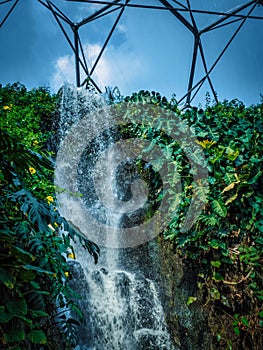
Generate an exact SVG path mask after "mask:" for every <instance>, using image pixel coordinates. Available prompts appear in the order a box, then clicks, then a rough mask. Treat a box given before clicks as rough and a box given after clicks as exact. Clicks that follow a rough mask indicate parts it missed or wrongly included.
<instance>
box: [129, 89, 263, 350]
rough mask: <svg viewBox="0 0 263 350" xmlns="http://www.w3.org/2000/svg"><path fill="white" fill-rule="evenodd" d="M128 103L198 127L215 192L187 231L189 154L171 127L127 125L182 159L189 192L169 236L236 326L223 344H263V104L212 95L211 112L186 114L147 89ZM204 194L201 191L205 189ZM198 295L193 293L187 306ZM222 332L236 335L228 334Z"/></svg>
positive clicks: (207, 297)
mask: <svg viewBox="0 0 263 350" xmlns="http://www.w3.org/2000/svg"><path fill="white" fill-rule="evenodd" d="M125 101H126V102H127V103H128V104H133V105H134V103H144V104H145V103H147V104H153V105H156V106H161V107H162V108H164V109H166V110H167V109H168V110H171V111H173V112H174V114H175V116H176V117H178V116H179V117H180V118H181V120H182V121H186V122H187V123H188V125H189V126H190V127H191V129H192V130H193V131H194V133H195V136H196V142H197V143H198V144H199V146H201V147H202V149H203V152H204V155H205V158H206V167H207V169H208V171H209V175H208V181H209V191H208V193H205V196H204V197H206V205H205V207H204V209H203V211H202V213H201V215H200V216H199V217H198V218H197V220H196V221H195V224H194V225H193V226H192V227H191V229H190V230H188V231H187V232H181V230H180V228H181V225H182V222H183V220H184V219H185V216H186V213H187V211H188V209H189V205H190V203H191V197H192V195H193V192H192V182H193V177H192V174H191V167H190V165H189V160H188V159H187V155H186V154H184V152H183V151H182V149H180V148H179V147H178V144H176V143H175V142H174V140H172V139H171V138H170V137H168V136H167V135H166V133H165V127H164V128H163V129H162V128H160V129H159V130H153V129H152V128H151V127H149V126H145V125H138V123H136V122H135V123H134V124H130V125H129V130H130V131H129V132H130V133H133V134H134V135H137V137H145V136H144V135H146V137H147V138H148V140H150V141H151V142H152V144H158V145H159V146H160V147H162V148H166V149H167V148H169V152H170V153H169V154H170V159H171V163H176V170H177V172H179V174H180V177H181V184H182V188H183V194H182V200H181V202H180V205H179V208H178V206H177V215H176V216H175V217H174V219H173V220H172V221H171V222H170V224H169V227H168V229H167V230H166V231H165V232H164V236H165V238H166V239H167V240H172V241H173V243H174V245H175V247H176V248H177V252H180V253H181V254H182V256H183V257H184V258H187V259H188V260H190V261H192V262H193V265H194V266H195V267H196V268H197V270H198V271H199V274H198V278H199V281H198V286H199V288H200V294H201V295H202V298H203V299H204V306H205V307H207V305H209V307H210V308H214V310H215V314H219V315H220V311H218V310H223V312H224V317H226V322H227V320H228V321H229V320H230V321H229V322H230V324H233V328H232V333H231V327H230V331H229V328H228V326H226V328H225V329H221V330H220V329H219V328H218V329H217V331H216V332H217V335H218V338H217V340H218V344H217V346H218V347H219V346H220V345H222V347H224V346H226V345H227V344H228V343H229V344H230V343H231V342H232V340H233V339H235V337H236V335H238V339H235V342H236V343H238V341H245V340H244V339H252V340H251V341H252V342H253V341H254V342H257V341H258V342H260V341H262V338H260V337H258V335H259V334H260V327H262V312H261V310H262V300H263V283H262V269H261V267H262V262H263V236H262V233H263V214H262V207H263V193H262V188H263V170H262V169H263V166H262V162H263V138H262V134H263V104H258V105H253V106H250V107H245V105H244V104H243V103H241V102H240V101H238V100H233V101H230V102H228V101H223V102H220V103H217V104H215V105H212V104H211V102H210V98H209V96H207V105H206V108H205V109H202V108H195V107H193V108H187V109H186V110H183V111H181V110H180V109H179V108H178V105H177V103H176V100H175V99H174V98H173V99H172V100H171V101H170V102H169V101H167V99H166V98H164V97H161V95H160V94H158V93H155V92H149V91H140V92H139V93H135V94H133V95H132V96H129V97H127V98H125ZM159 119H160V125H161V126H163V125H166V126H167V124H165V123H167V122H166V121H165V120H162V116H161V115H160V116H159ZM169 169H170V176H169V177H170V179H173V175H174V167H171V168H169ZM198 195H199V196H202V192H200V193H198ZM204 199H205V198H204ZM171 206H173V203H172V202H171ZM237 296H238V297H237ZM196 299H197V298H196V297H195V296H193V297H191V299H189V300H190V302H189V300H188V304H189V305H190V304H192V303H193V302H195V301H196ZM238 327H239V328H238ZM224 332H226V333H227V337H230V339H226V336H225V335H224V334H223V333H224ZM215 337H216V334H215ZM242 339H243V340H242ZM259 339H261V340H259ZM247 341H248V340H247ZM229 348H230V345H229Z"/></svg>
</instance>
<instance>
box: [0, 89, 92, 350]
mask: <svg viewBox="0 0 263 350" xmlns="http://www.w3.org/2000/svg"><path fill="white" fill-rule="evenodd" d="M0 102H1V103H0V116H1V127H0V163H1V171H0V191H1V194H2V195H1V199H0V213H1V216H0V224H1V225H0V227H1V228H0V264H1V267H0V347H1V349H2V348H4V349H10V350H11V349H25V350H28V349H40V348H41V349H65V348H66V346H68V347H70V346H71V347H73V346H75V345H76V343H77V337H76V331H75V328H76V325H77V324H78V322H79V320H80V318H81V310H79V309H78V308H77V306H76V305H75V304H74V300H75V299H76V297H77V295H76V293H75V292H73V290H72V289H71V288H70V287H69V285H68V280H69V279H70V272H69V271H68V269H69V268H68V264H67V261H66V257H67V256H68V255H71V256H73V257H74V251H73V247H72V240H75V238H76V236H77V235H78V234H77V232H75V231H74V229H73V228H71V227H70V226H69V225H68V223H67V222H66V221H65V219H64V218H63V217H61V216H60V215H59V213H58V211H57V210H56V207H55V198H54V187H53V184H52V177H53V166H52V154H51V153H49V152H47V151H46V142H47V135H48V133H47V131H48V130H49V126H50V125H49V124H48V123H49V122H51V118H52V111H53V109H54V107H55V104H56V98H55V97H54V96H51V95H50V94H49V92H48V91H47V90H46V89H43V88H40V89H36V90H32V91H27V90H26V89H25V88H24V87H23V86H21V85H19V84H14V85H11V86H9V85H8V86H7V87H1V88H0ZM80 239H81V240H82V243H83V246H84V247H85V248H87V249H88V251H89V252H90V253H91V254H92V255H93V257H94V259H95V260H96V259H97V257H98V248H97V246H96V245H94V244H92V243H91V242H89V241H87V240H84V239H83V238H80ZM72 312H73V313H74V315H76V319H73V318H72V317H62V316H63V315H64V316H65V314H68V313H72Z"/></svg>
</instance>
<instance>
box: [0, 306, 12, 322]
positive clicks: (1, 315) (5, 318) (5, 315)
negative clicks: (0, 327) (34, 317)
mask: <svg viewBox="0 0 263 350" xmlns="http://www.w3.org/2000/svg"><path fill="white" fill-rule="evenodd" d="M12 318H13V315H12V314H10V312H7V311H6V308H5V306H0V323H6V322H9V321H10V320H11V319H12Z"/></svg>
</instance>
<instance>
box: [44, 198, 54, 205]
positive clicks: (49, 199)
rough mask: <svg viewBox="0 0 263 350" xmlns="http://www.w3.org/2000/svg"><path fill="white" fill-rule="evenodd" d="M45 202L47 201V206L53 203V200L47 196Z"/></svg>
mask: <svg viewBox="0 0 263 350" xmlns="http://www.w3.org/2000/svg"><path fill="white" fill-rule="evenodd" d="M46 200H47V202H48V204H50V203H52V202H54V198H53V197H52V196H47V197H46Z"/></svg>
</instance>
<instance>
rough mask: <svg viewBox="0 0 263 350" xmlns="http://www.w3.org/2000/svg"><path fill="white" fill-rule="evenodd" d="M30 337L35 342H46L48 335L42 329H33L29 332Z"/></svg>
mask: <svg viewBox="0 0 263 350" xmlns="http://www.w3.org/2000/svg"><path fill="white" fill-rule="evenodd" d="M28 339H29V340H30V341H31V342H32V343H33V344H46V342H47V337H46V335H45V333H44V332H43V331H42V330H33V331H31V333H29V334H28Z"/></svg>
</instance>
